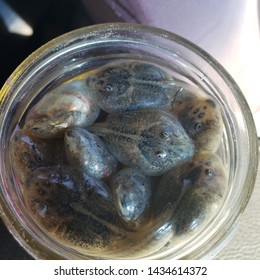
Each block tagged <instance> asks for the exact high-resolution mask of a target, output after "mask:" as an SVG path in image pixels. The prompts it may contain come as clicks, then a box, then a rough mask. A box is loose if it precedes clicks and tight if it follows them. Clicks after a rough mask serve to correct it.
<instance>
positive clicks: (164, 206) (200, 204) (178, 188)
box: [154, 152, 227, 234]
mask: <svg viewBox="0 0 260 280" xmlns="http://www.w3.org/2000/svg"><path fill="white" fill-rule="evenodd" d="M226 186H227V175H226V172H225V170H224V167H223V165H222V162H221V160H220V159H219V158H218V156H216V155H215V154H212V153H208V152H202V153H199V154H196V155H195V156H194V157H193V159H192V160H191V161H190V162H187V163H185V164H183V165H181V166H179V167H176V168H174V169H172V170H171V171H169V172H168V173H166V174H165V175H164V176H163V177H162V179H161V181H160V183H159V186H158V189H157V191H156V194H155V198H154V199H155V201H156V203H157V208H156V209H155V213H157V215H159V214H160V215H162V213H164V215H165V216H168V217H171V221H172V222H173V223H174V224H175V226H176V233H177V234H183V233H186V232H189V231H193V230H196V229H197V228H198V226H199V225H201V224H202V223H203V222H204V221H206V220H209V218H210V217H211V215H212V214H213V213H215V211H216V210H217V209H218V208H219V206H220V204H221V202H222V199H223V196H224V193H225V191H226Z"/></svg>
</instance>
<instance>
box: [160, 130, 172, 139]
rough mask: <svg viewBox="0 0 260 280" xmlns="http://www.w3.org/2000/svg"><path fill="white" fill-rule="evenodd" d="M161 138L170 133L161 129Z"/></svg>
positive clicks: (166, 136)
mask: <svg viewBox="0 0 260 280" xmlns="http://www.w3.org/2000/svg"><path fill="white" fill-rule="evenodd" d="M161 136H162V138H168V137H169V136H170V134H169V133H168V132H167V131H163V132H162V133H161Z"/></svg>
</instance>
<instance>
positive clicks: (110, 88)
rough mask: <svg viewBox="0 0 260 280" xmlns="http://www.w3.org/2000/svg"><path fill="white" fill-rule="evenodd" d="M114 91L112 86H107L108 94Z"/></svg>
mask: <svg viewBox="0 0 260 280" xmlns="http://www.w3.org/2000/svg"><path fill="white" fill-rule="evenodd" d="M112 91H113V86H112V85H111V84H108V85H107V86H106V92H112Z"/></svg>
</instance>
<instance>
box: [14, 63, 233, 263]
mask: <svg viewBox="0 0 260 280" xmlns="http://www.w3.org/2000/svg"><path fill="white" fill-rule="evenodd" d="M222 131H223V122H222V116H221V111H220V109H219V107H218V105H217V103H216V102H215V101H214V100H213V99H212V98H211V97H209V96H208V95H207V94H202V93H201V92H198V89H196V88H195V87H192V86H188V85H185V83H183V82H181V81H177V80H174V79H173V78H172V77H171V76H170V75H169V74H168V73H167V72H166V71H164V70H163V69H162V68H160V67H158V66H155V65H153V64H149V63H141V62H137V61H128V60H120V61H117V62H114V63H109V64H106V65H104V66H102V67H99V68H97V69H94V70H91V71H90V72H89V73H87V74H86V76H85V77H84V78H82V77H81V78H79V79H73V80H71V81H68V82H66V83H65V84H63V85H60V86H58V87H56V88H54V89H53V90H51V91H49V92H47V93H45V94H44V95H43V96H42V97H41V98H40V99H39V101H38V102H37V103H36V104H35V105H33V106H32V107H31V109H29V111H28V112H27V115H26V118H25V122H24V124H23V125H22V127H18V128H17V130H15V131H14V133H13V135H12V138H11V140H10V154H11V162H12V165H13V172H14V176H15V180H16V182H18V184H19V185H20V186H21V192H22V195H23V198H24V202H25V205H26V207H27V209H28V211H29V212H30V213H31V215H32V217H33V218H34V219H35V222H36V223H37V224H38V225H40V226H41V227H43V229H44V230H45V232H47V233H49V234H50V236H51V237H52V238H54V239H55V240H58V241H59V242H60V243H62V244H63V245H66V246H68V247H70V248H73V249H76V250H77V251H78V252H81V253H83V254H86V255H89V256H96V257H101V258H102V257H106V256H110V257H111V256H112V257H114V258H120V257H123V258H131V257H136V256H139V257H144V256H146V255H149V254H152V253H154V252H156V251H158V250H160V249H161V248H163V247H165V246H167V244H170V243H171V241H172V240H174V239H175V237H178V236H182V235H184V234H186V233H190V232H192V231H195V230H196V229H198V228H199V226H200V225H201V224H203V222H205V221H206V220H207V219H208V218H209V217H210V216H211V215H212V214H213V213H214V212H215V211H216V210H217V209H218V207H219V205H220V204H221V201H222V197H223V194H224V192H225V188H226V182H227V177H226V174H225V172H224V168H223V166H222V163H221V160H220V159H219V158H218V156H217V155H216V151H217V149H218V147H219V145H220V142H221V139H222Z"/></svg>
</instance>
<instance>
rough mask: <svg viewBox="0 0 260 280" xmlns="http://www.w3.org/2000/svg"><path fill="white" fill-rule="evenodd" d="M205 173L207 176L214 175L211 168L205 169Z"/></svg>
mask: <svg viewBox="0 0 260 280" xmlns="http://www.w3.org/2000/svg"><path fill="white" fill-rule="evenodd" d="M205 174H206V175H207V176H209V177H212V176H213V175H214V173H213V171H212V170H211V169H206V170H205Z"/></svg>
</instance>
